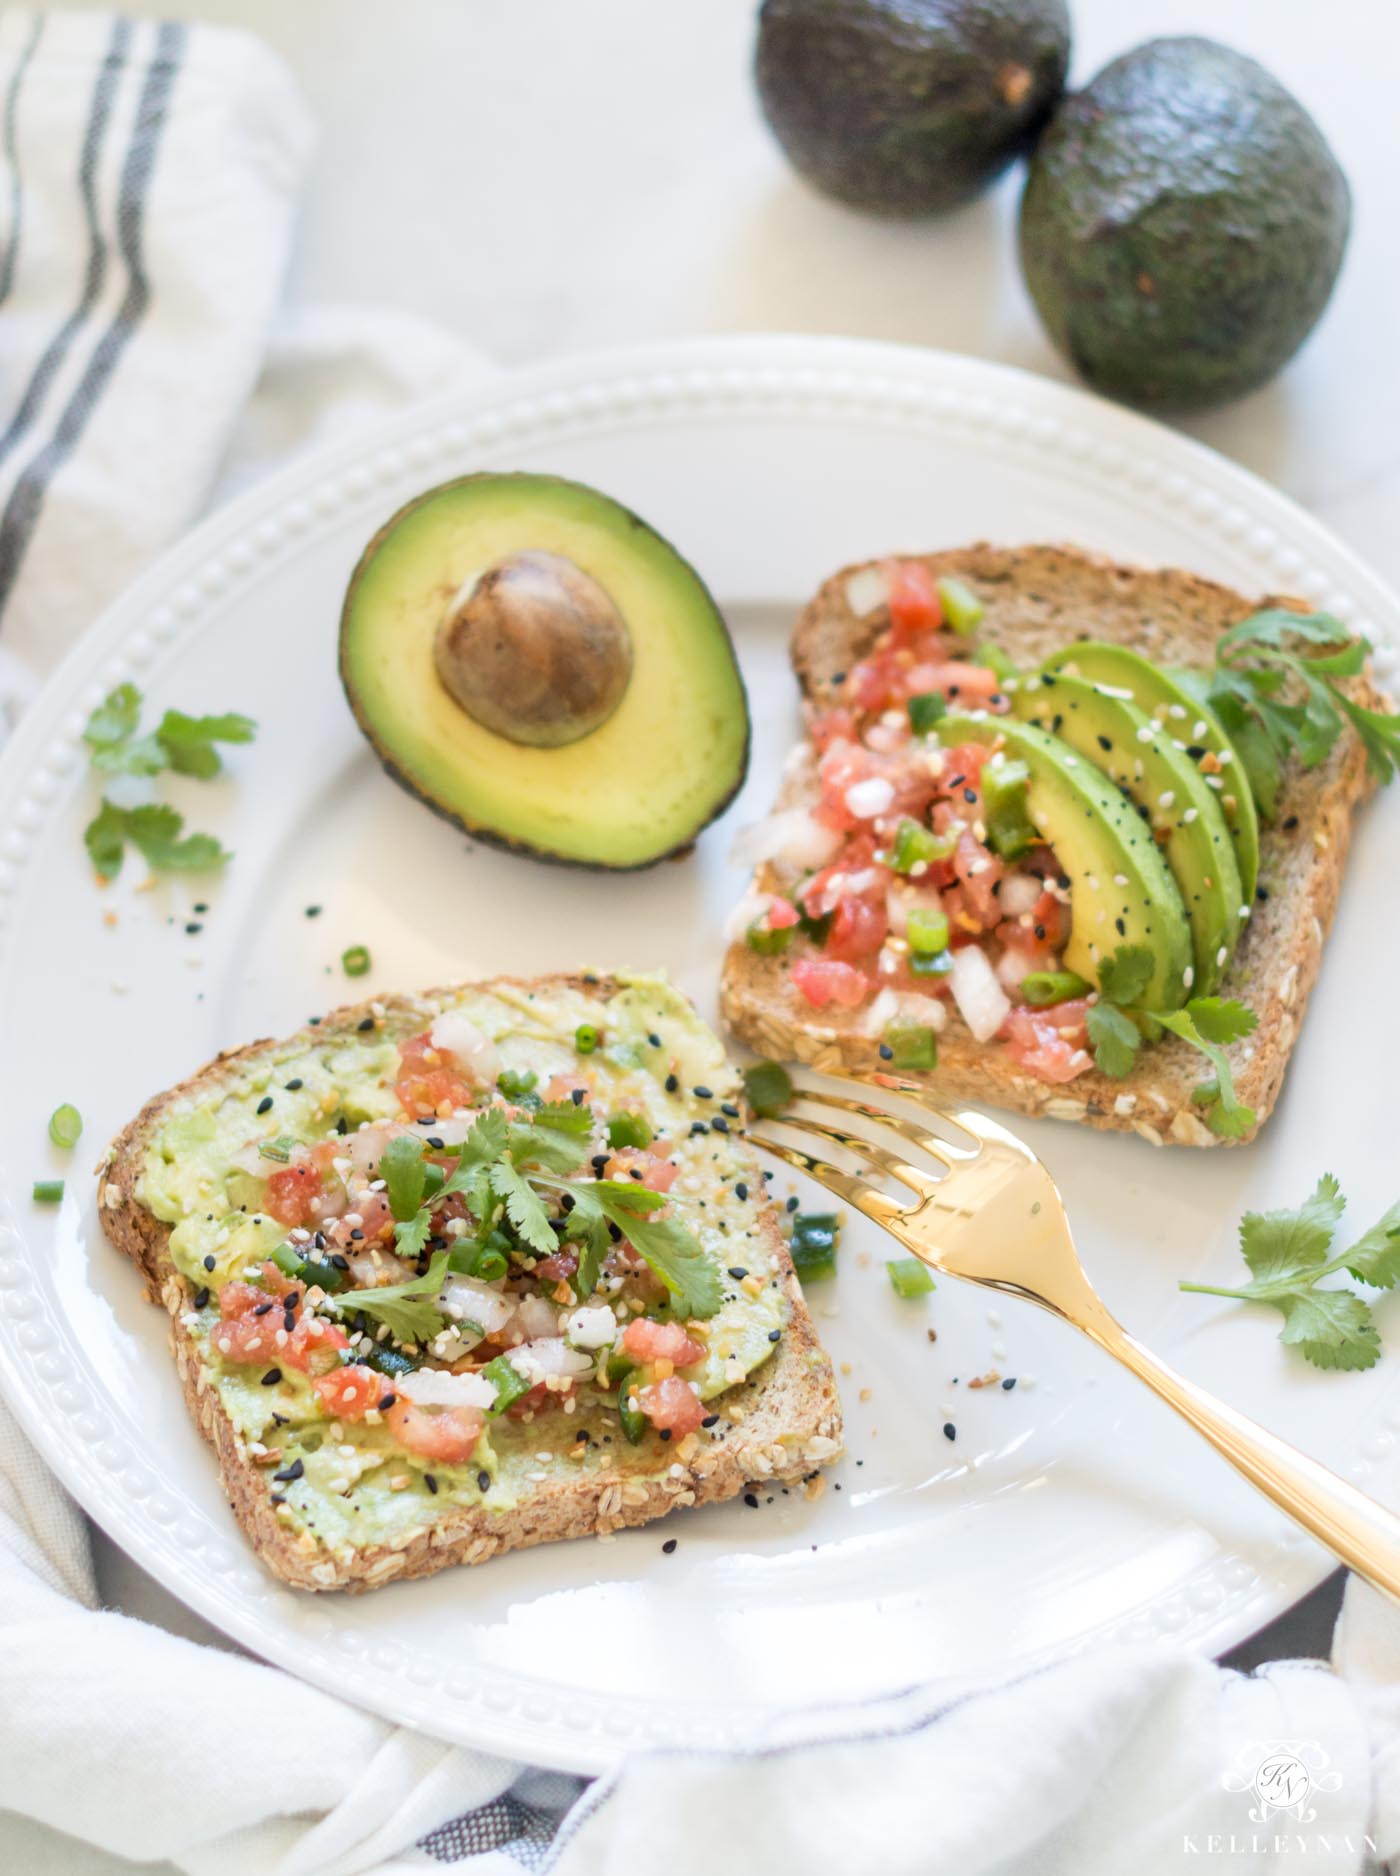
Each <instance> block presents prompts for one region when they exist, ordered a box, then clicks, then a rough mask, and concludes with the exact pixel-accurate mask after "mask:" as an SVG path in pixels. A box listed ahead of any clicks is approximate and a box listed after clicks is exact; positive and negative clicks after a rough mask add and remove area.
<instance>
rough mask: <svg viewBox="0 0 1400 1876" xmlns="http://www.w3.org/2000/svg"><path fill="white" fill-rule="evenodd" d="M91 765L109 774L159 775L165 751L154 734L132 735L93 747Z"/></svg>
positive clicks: (164, 761)
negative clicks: (124, 740) (115, 741)
mask: <svg viewBox="0 0 1400 1876" xmlns="http://www.w3.org/2000/svg"><path fill="white" fill-rule="evenodd" d="M92 766H93V767H94V768H95V769H103V770H105V771H106V773H107V774H109V775H159V774H160V772H161V770H162V769H163V768H165V766H166V760H165V751H164V750H163V749H162V748H161V746H160V739H159V738H158V737H156V736H133V737H131V738H129V739H128V740H127V741H126V742H120V743H107V744H104V745H103V746H102V747H101V748H97V749H94V750H93V752H92Z"/></svg>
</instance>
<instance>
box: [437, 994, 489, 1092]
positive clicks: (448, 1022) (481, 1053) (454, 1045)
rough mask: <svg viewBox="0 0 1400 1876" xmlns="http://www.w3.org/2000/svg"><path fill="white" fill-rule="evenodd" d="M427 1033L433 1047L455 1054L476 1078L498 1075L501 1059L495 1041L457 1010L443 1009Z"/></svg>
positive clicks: (487, 1080)
mask: <svg viewBox="0 0 1400 1876" xmlns="http://www.w3.org/2000/svg"><path fill="white" fill-rule="evenodd" d="M429 1033H430V1035H431V1038H432V1044H433V1047H434V1048H435V1049H445V1050H446V1051H447V1052H448V1054H449V1055H455V1056H456V1058H457V1060H458V1061H459V1062H461V1063H462V1065H463V1066H464V1067H466V1068H469V1069H470V1070H471V1072H472V1075H473V1077H474V1078H475V1079H476V1080H477V1081H484V1082H493V1081H494V1080H495V1079H496V1077H497V1075H499V1074H500V1072H501V1058H500V1055H499V1054H498V1052H497V1049H496V1045H495V1043H494V1042H492V1040H491V1038H490V1037H489V1036H488V1035H486V1034H485V1033H484V1032H483V1031H482V1030H480V1029H478V1028H477V1026H476V1024H475V1023H474V1022H472V1021H471V1019H470V1018H469V1017H467V1016H464V1015H463V1014H462V1012H461V1011H460V1010H444V1011H443V1012H442V1015H441V1016H438V1017H435V1018H434V1019H433V1027H432V1029H431V1031H430V1032H429Z"/></svg>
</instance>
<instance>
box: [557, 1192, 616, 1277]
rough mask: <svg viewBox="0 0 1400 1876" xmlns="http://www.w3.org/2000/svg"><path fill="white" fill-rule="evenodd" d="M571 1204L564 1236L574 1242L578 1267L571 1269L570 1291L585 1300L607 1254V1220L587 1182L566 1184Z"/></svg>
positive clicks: (600, 1271) (608, 1241) (608, 1240)
mask: <svg viewBox="0 0 1400 1876" xmlns="http://www.w3.org/2000/svg"><path fill="white" fill-rule="evenodd" d="M569 1191H570V1192H571V1193H572V1194H573V1199H574V1208H573V1210H572V1211H571V1212H570V1213H569V1225H568V1231H567V1236H568V1238H569V1240H570V1242H571V1243H574V1244H576V1245H577V1246H578V1269H577V1270H576V1271H575V1273H574V1283H573V1288H574V1294H575V1295H576V1296H577V1297H578V1299H579V1301H580V1302H581V1303H583V1302H586V1301H587V1300H588V1298H589V1297H590V1296H592V1294H593V1292H594V1290H596V1289H597V1287H598V1278H599V1276H600V1274H601V1273H602V1268H603V1259H604V1258H605V1257H606V1256H607V1254H608V1245H609V1243H610V1241H611V1240H610V1238H609V1236H608V1221H607V1217H606V1216H605V1214H604V1212H603V1208H602V1206H601V1205H600V1204H599V1203H598V1201H597V1200H596V1199H595V1198H594V1197H593V1187H592V1186H591V1185H576V1186H570V1187H569Z"/></svg>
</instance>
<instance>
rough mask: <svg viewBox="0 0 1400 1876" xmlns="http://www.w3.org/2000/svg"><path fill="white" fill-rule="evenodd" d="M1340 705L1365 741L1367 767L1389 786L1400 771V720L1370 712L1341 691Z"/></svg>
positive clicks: (1382, 711)
mask: <svg viewBox="0 0 1400 1876" xmlns="http://www.w3.org/2000/svg"><path fill="white" fill-rule="evenodd" d="M1337 702H1338V704H1339V705H1340V706H1341V708H1342V709H1343V711H1345V713H1346V716H1347V720H1348V721H1349V722H1350V724H1351V726H1352V728H1353V729H1354V730H1355V731H1356V733H1357V735H1358V736H1359V737H1360V738H1361V743H1362V747H1363V748H1364V749H1365V751H1366V766H1367V768H1369V769H1370V771H1371V773H1372V775H1373V776H1374V777H1375V778H1376V780H1377V781H1378V782H1388V781H1390V780H1391V779H1392V777H1393V776H1394V775H1395V772H1396V770H1397V769H1400V717H1396V716H1391V715H1390V714H1389V713H1388V712H1386V711H1384V710H1369V709H1367V707H1366V706H1365V705H1364V704H1359V703H1356V702H1354V701H1353V699H1352V698H1350V697H1345V696H1343V695H1342V693H1341V692H1340V691H1339V692H1338V693H1337Z"/></svg>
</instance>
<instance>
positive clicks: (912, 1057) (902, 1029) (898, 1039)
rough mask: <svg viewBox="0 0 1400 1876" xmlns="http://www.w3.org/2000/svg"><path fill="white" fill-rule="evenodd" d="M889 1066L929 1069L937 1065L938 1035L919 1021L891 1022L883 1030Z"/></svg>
mask: <svg viewBox="0 0 1400 1876" xmlns="http://www.w3.org/2000/svg"><path fill="white" fill-rule="evenodd" d="M885 1047H886V1048H887V1049H888V1050H889V1052H890V1067H891V1068H898V1069H906V1068H910V1069H930V1068H937V1066H938V1037H937V1036H936V1035H935V1034H934V1032H933V1030H931V1029H928V1028H926V1027H924V1025H922V1024H920V1023H891V1025H890V1027H889V1028H888V1029H887V1030H886V1031H885Z"/></svg>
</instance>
